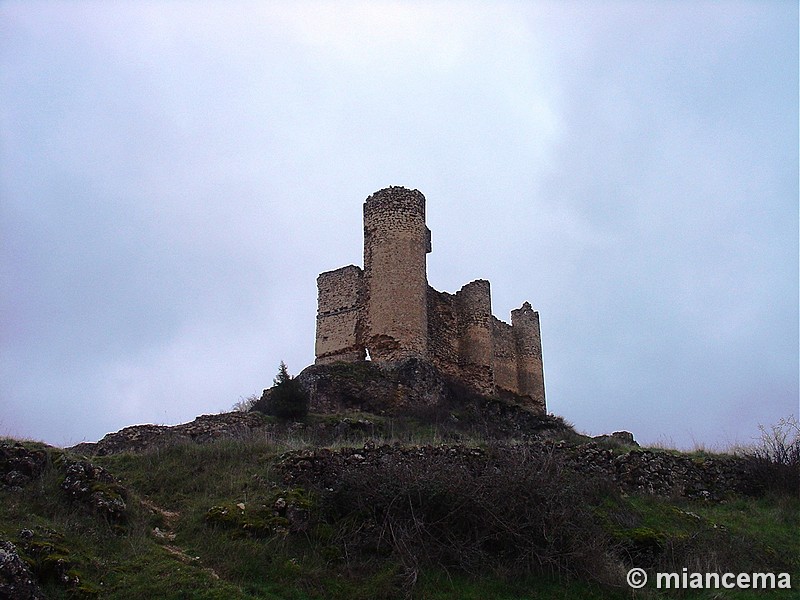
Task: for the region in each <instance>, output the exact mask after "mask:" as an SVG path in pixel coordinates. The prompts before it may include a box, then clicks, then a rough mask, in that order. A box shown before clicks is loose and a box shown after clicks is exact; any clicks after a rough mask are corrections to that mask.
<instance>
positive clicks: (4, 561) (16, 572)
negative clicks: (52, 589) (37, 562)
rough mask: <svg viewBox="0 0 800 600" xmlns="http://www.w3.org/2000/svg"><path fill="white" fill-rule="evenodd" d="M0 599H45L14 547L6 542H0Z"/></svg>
mask: <svg viewBox="0 0 800 600" xmlns="http://www.w3.org/2000/svg"><path fill="white" fill-rule="evenodd" d="M0 598H9V599H14V600H46V599H47V597H46V596H45V595H44V594H43V593H42V590H41V589H40V588H39V585H38V583H36V579H35V578H34V576H33V574H32V573H31V571H30V569H29V568H28V565H27V564H25V561H24V560H22V558H21V557H20V555H19V553H18V552H17V548H16V546H14V544H12V543H11V542H7V541H0Z"/></svg>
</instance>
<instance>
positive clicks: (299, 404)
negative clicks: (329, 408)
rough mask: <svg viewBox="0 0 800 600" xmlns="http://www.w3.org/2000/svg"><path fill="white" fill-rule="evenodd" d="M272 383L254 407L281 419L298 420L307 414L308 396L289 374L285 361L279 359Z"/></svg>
mask: <svg viewBox="0 0 800 600" xmlns="http://www.w3.org/2000/svg"><path fill="white" fill-rule="evenodd" d="M273 383H274V385H273V386H272V387H271V388H270V389H268V390H264V395H263V396H262V397H261V400H260V401H259V402H258V404H257V405H256V406H254V408H257V409H259V410H262V411H263V412H265V413H266V414H268V415H272V416H275V417H278V418H279V419H283V420H287V421H288V420H300V419H304V418H305V417H306V416H307V415H308V405H309V398H308V394H307V393H306V391H305V390H304V389H303V388H302V386H301V385H300V383H299V382H298V381H297V380H296V379H294V378H293V377H292V376H291V375H289V371H288V369H287V368H286V363H284V362H283V361H281V366H280V368H279V369H278V375H277V376H276V377H275V380H274V382H273Z"/></svg>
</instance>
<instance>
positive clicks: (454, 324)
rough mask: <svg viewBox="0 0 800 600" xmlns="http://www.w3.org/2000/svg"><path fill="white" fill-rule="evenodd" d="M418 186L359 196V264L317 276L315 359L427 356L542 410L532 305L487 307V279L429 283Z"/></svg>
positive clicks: (482, 386) (484, 388)
mask: <svg viewBox="0 0 800 600" xmlns="http://www.w3.org/2000/svg"><path fill="white" fill-rule="evenodd" d="M430 251H431V232H430V230H429V229H428V227H427V226H426V224H425V196H423V195H422V193H420V192H419V191H417V190H408V189H406V188H403V187H389V188H386V189H383V190H380V191H378V192H375V193H374V194H372V195H371V196H370V197H369V198H367V199H366V201H365V202H364V268H363V269H361V268H359V267H357V266H354V265H350V266H347V267H342V268H340V269H336V270H335V271H328V272H326V273H322V274H320V275H319V277H318V278H317V287H318V292H319V296H318V307H317V335H316V348H315V354H316V363H317V364H325V363H332V362H336V361H344V362H360V361H364V360H367V358H368V357H369V359H370V360H372V361H374V362H376V363H378V364H387V363H397V362H400V361H403V360H406V359H409V358H418V359H422V360H426V361H428V362H430V363H431V364H433V365H434V366H435V367H437V368H438V369H439V370H440V371H441V372H443V373H444V374H446V375H448V376H450V377H452V378H454V379H456V380H458V381H461V382H462V383H464V384H466V385H467V386H468V387H470V388H472V389H473V390H475V391H477V392H480V393H482V394H486V395H499V396H511V397H514V398H516V399H517V400H519V401H521V402H522V403H523V404H524V405H526V406H528V407H529V408H531V409H534V410H537V411H541V412H545V396H544V371H543V368H542V343H541V335H540V330H539V313H537V312H536V311H534V310H533V309H532V308H531V305H530V304H529V303H528V302H525V303H524V304H523V305H522V307H521V308H518V309H516V310H513V311H511V324H510V325H509V324H508V323H504V322H503V321H501V320H499V319H497V318H496V317H494V316H493V315H492V305H491V296H490V290H489V282H488V281H485V280H482V279H479V280H477V281H473V282H471V283H468V284H466V285H465V286H464V287H462V288H461V289H460V290H459V291H458V292H456V293H455V294H449V293H447V292H438V291H436V290H435V289H433V288H432V287H431V286H429V285H428V277H427V269H426V255H427V254H428V253H429V252H430Z"/></svg>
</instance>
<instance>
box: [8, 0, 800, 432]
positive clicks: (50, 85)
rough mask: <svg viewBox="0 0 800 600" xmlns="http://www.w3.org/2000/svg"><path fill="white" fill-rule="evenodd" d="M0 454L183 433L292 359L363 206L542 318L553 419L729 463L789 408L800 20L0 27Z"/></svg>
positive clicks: (19, 16)
mask: <svg viewBox="0 0 800 600" xmlns="http://www.w3.org/2000/svg"><path fill="white" fill-rule="evenodd" d="M0 135H1V136H2V137H1V138H0V277H1V278H2V284H1V287H0V327H1V329H0V336H2V337H0V435H10V436H16V437H25V438H34V439H40V440H44V441H47V442H50V443H53V444H57V445H69V444H74V443H77V442H80V441H82V440H89V441H91V440H97V439H99V438H100V437H102V436H103V435H104V434H105V433H107V432H110V431H116V430H118V429H121V428H122V427H125V426H128V425H132V424H136V423H163V424H174V423H179V422H185V421H189V420H191V419H193V418H194V417H195V416H197V415H199V414H203V413H209V412H220V411H224V410H227V409H229V408H231V406H232V405H233V404H234V403H235V402H236V401H237V400H239V399H240V398H242V397H247V396H249V395H251V394H254V393H258V394H260V392H261V390H262V389H263V388H265V387H268V386H269V385H270V384H271V382H272V379H273V377H274V376H275V373H276V372H277V368H278V363H279V362H280V361H281V360H284V361H286V363H287V364H288V365H289V370H290V372H291V373H293V374H296V373H297V372H299V371H300V370H301V369H302V368H303V367H305V366H307V365H309V364H311V363H312V362H313V360H314V327H315V314H316V276H317V274H318V273H320V272H322V271H327V270H331V269H335V268H338V267H340V266H344V265H347V264H358V265H361V264H362V235H363V234H362V222H361V210H362V203H363V201H364V199H365V198H366V197H367V196H368V195H370V194H371V193H372V192H374V191H376V190H378V189H381V188H383V187H386V186H389V185H403V186H406V187H409V188H417V189H419V190H420V191H422V192H423V193H424V194H425V196H426V197H427V213H428V225H429V227H430V229H431V230H432V232H433V253H432V254H429V255H428V279H429V281H430V283H431V285H433V286H434V287H435V288H436V289H438V290H442V291H449V292H454V291H456V290H457V289H459V288H460V287H461V286H462V285H463V284H465V283H467V282H469V281H472V280H474V279H478V278H483V279H488V280H490V281H491V285H492V302H493V310H494V314H495V315H496V316H497V317H499V318H501V319H503V320H506V321H508V320H509V312H510V310H511V309H513V308H517V307H519V306H520V305H521V304H522V302H524V301H526V300H527V301H530V302H531V303H532V304H533V306H534V308H536V309H537V310H538V311H539V313H540V316H541V323H542V340H543V351H544V363H545V379H546V381H545V384H546V390H547V402H548V409H549V410H550V411H551V412H554V413H556V414H559V415H563V416H564V417H566V418H567V419H568V420H570V421H571V422H573V423H574V424H575V426H576V427H577V428H578V429H579V430H581V431H584V432H587V433H591V434H599V433H604V432H611V431H614V430H619V429H626V430H630V431H632V432H633V433H634V434H635V435H636V437H637V439H639V440H640V441H642V442H643V443H651V444H652V443H663V444H669V445H674V446H678V447H693V446H694V445H696V444H704V445H705V446H706V447H725V446H727V445H729V444H733V443H746V442H749V441H751V440H752V438H753V437H754V436H756V435H757V434H758V425H759V424H765V425H766V424H771V423H775V422H776V421H777V420H778V419H780V418H781V417H786V416H788V415H791V414H794V415H797V413H798V7H797V3H796V2H793V1H786V2H783V1H780V0H771V1H753V2H727V1H713V2H689V1H686V2H669V1H664V2H644V1H641V2H616V3H615V2H566V1H558V2H482V3H469V2H452V3H450V2H418V3H413V2H398V3H382V2H367V3H354V2H336V3H326V2H308V3H303V2H295V1H292V2H231V1H224V2H197V1H191V2H188V1H187V2H179V1H177V0H176V1H163V2H157V1H154V2H144V1H136V2H133V1H132V2H108V1H104V2H63V1H58V2H43V1H38V2H31V1H29V0H25V1H11V2H9V1H6V2H2V3H0Z"/></svg>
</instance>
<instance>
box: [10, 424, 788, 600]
mask: <svg viewBox="0 0 800 600" xmlns="http://www.w3.org/2000/svg"><path fill="white" fill-rule="evenodd" d="M365 435H366V434H365ZM426 436H427V438H426ZM386 441H387V440H385V439H359V440H352V439H351V440H350V441H347V442H340V443H333V444H328V445H327V446H328V448H329V449H330V450H331V455H332V456H334V457H336V456H337V452H344V453H345V454H347V456H349V457H351V460H358V456H360V455H359V454H358V452H359V449H360V448H361V447H362V446H363V445H364V444H365V443H366V444H367V447H369V448H371V447H373V446H378V447H379V446H380V445H381V444H383V443H384V442H386ZM390 441H391V442H393V443H397V444H398V446H397V447H401V448H403V450H402V452H400V451H398V452H399V453H398V452H394V451H393V454H391V455H392V456H395V455H398V456H402V457H408V458H402V459H399V460H393V461H387V462H386V464H385V465H384V466H382V467H381V468H374V469H371V470H370V469H368V470H363V469H362V470H357V471H356V470H352V469H347V468H344V467H343V470H342V471H340V472H336V476H335V478H334V479H333V480H332V481H333V483H331V482H330V481H327V480H325V481H323V479H324V478H323V479H314V478H313V477H308V478H303V477H299V476H298V477H292V476H291V473H289V471H287V469H288V467H287V465H289V464H297V463H300V462H302V461H303V460H304V459H303V456H304V455H303V454H302V452H303V449H304V448H307V447H308V443H306V442H304V441H302V440H300V439H298V437H297V436H296V435H292V433H291V428H289V429H287V430H286V433H285V435H282V436H276V435H274V434H268V433H266V432H265V431H258V432H255V433H252V434H250V435H246V436H244V437H243V438H241V439H220V440H217V441H211V442H208V443H204V444H196V443H191V442H181V443H175V444H171V445H168V446H165V447H154V448H151V449H149V450H145V451H142V452H137V453H132V452H128V453H119V454H113V455H109V456H103V457H92V458H90V461H91V465H92V467H91V468H90V467H88V466H86V465H87V464H88V463H86V462H81V461H80V460H79V457H76V456H74V455H71V454H70V453H69V452H66V451H63V450H60V449H54V448H49V447H45V446H43V445H41V444H35V443H25V444H23V446H24V447H25V448H26V449H27V450H32V451H34V452H38V453H39V454H38V455H39V456H40V457H41V467H40V468H38V469H34V471H35V472H34V473H33V474H32V476H31V477H30V478H29V480H28V481H22V480H20V481H17V482H13V483H16V485H5V486H4V487H3V488H2V489H0V540H8V541H11V542H12V543H13V544H14V545H15V547H16V549H17V550H18V552H19V555H20V557H21V558H23V559H24V561H25V562H26V563H27V565H28V566H29V569H30V571H31V573H32V574H33V575H34V577H35V579H36V580H37V581H38V582H39V584H40V586H41V588H42V590H43V591H44V592H45V594H46V595H47V597H48V598H95V597H96V598H120V599H125V598H131V599H134V598H135V599H140V598H164V599H169V598H175V599H178V598H208V599H211V598H219V599H223V598H224V599H236V598H241V599H249V598H267V599H270V598H274V599H287V600H288V599H293V600H300V599H307V598H308V599H311V598H342V599H345V598H346V599H348V600H353V599H359V598H362V599H370V598H408V597H411V598H426V599H432V600H433V599H436V600H439V599H441V600H444V599H450V598H452V599H456V598H458V599H464V598H466V599H469V598H475V599H478V598H481V599H484V598H496V599H508V600H511V599H522V598H531V599H532V598H630V597H632V594H633V596H634V597H641V598H671V597H676V595H677V596H678V597H686V598H719V597H725V598H751V597H753V598H755V597H758V598H762V597H764V593H763V592H747V591H738V592H737V591H728V590H725V591H724V595H720V594H721V593H722V592H721V591H714V590H706V591H695V592H694V593H691V592H690V591H687V592H685V593H684V592H676V591H675V590H671V591H670V592H664V591H658V590H655V589H653V588H652V587H647V588H645V589H644V590H641V591H639V592H635V593H634V592H632V591H631V589H630V588H629V587H627V585H626V584H625V573H626V572H627V570H628V569H629V568H630V567H632V566H640V567H643V568H646V569H653V570H664V571H678V572H680V570H681V568H683V567H687V568H688V569H689V570H690V571H705V570H712V571H719V572H725V571H733V572H760V571H765V570H769V571H787V572H790V573H792V581H793V583H794V585H795V590H794V593H796V588H797V586H798V584H800V558H798V557H800V535H798V532H799V531H800V500H798V497H797V493H796V491H795V492H794V493H791V492H790V493H785V492H783V493H779V492H776V491H769V490H766V491H764V492H763V493H762V494H760V495H759V496H731V497H727V498H724V499H722V500H719V501H716V500H715V501H708V500H702V499H696V500H690V499H686V498H668V497H655V496H649V495H636V494H628V495H625V494H622V493H620V492H619V491H618V490H616V489H614V487H613V486H611V485H609V483H608V482H607V481H603V480H600V479H597V478H594V479H593V478H592V477H586V476H583V475H581V476H578V475H576V474H575V473H573V472H572V471H570V470H569V469H568V468H566V467H565V465H564V463H563V461H561V460H560V459H558V458H557V457H555V455H548V456H542V455H541V453H534V452H527V453H523V454H516V455H514V457H510V455H509V454H508V452H507V451H504V450H503V449H502V448H497V447H495V446H493V444H491V443H487V442H485V441H481V440H472V441H469V440H467V441H464V440H462V441H461V442H459V443H458V444H450V445H444V446H442V445H441V444H440V442H441V440H440V439H438V438H437V437H436V432H435V431H428V432H423V433H422V434H420V435H419V436H417V437H416V439H414V444H411V443H410V442H408V441H406V442H398V441H397V440H396V439H392V440H390ZM4 443H5V444H6V447H10V446H9V444H13V442H12V441H10V440H6V441H5V442H4ZM424 444H428V446H426V448H428V449H427V450H426V449H424V448H423V449H420V445H424ZM347 446H353V447H355V448H356V450H346V449H345V450H342V449H341V447H347ZM453 448H457V449H455V450H454V449H453ZM298 450H299V451H300V452H299V453H298V452H297V451H298ZM292 451H294V452H293V453H292ZM472 451H474V452H475V455H476V456H480V457H481V460H480V461H478V462H476V463H475V464H476V466H475V468H474V469H472V470H469V471H465V470H458V469H456V468H455V467H454V466H453V465H454V464H455V463H453V462H448V461H449V459H448V458H447V457H448V456H450V455H451V454H453V453H461V454H467V455H468V454H469V453H470V452H472ZM625 451H626V449H625V448H615V452H625ZM287 452H289V454H287ZM387 453H388V451H387ZM387 455H388V454H387ZM414 456H426V457H427V456H437V457H441V458H437V459H435V460H434V459H428V458H425V459H424V461H425V462H424V464H425V468H424V469H420V468H419V464H418V463H415V462H414V460H417V459H414V458H413V457H414ZM520 456H523V458H522V459H520V458H519V457H520ZM287 457H288V458H287ZM353 457H355V458H353ZM289 459H291V460H289ZM420 460H422V459H420ZM698 460H702V457H698ZM459 464H461V463H459ZM409 465H411V466H409ZM0 466H3V465H0ZM412 467H413V468H412ZM459 468H461V467H459ZM65 480H66V481H65ZM0 584H2V580H0ZM0 589H2V588H0ZM791 594H792V592H791V591H790V592H770V597H790V596H791ZM0 597H2V593H1V592H0Z"/></svg>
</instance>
